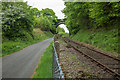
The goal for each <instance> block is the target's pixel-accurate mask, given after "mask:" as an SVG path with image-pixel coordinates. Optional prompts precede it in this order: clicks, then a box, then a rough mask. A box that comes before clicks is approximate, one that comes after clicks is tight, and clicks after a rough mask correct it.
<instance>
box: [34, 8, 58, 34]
mask: <svg viewBox="0 0 120 80" xmlns="http://www.w3.org/2000/svg"><path fill="white" fill-rule="evenodd" d="M34 11H37V10H36V9H34ZM37 13H39V15H37V16H36V15H35V16H34V18H35V22H34V23H35V25H34V26H35V27H39V28H40V29H42V30H44V31H51V32H52V33H56V24H55V23H56V22H57V16H56V15H55V13H54V11H53V10H52V9H49V8H46V9H42V10H41V11H37V12H36V13H34V14H37Z"/></svg>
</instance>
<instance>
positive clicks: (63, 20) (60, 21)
mask: <svg viewBox="0 0 120 80" xmlns="http://www.w3.org/2000/svg"><path fill="white" fill-rule="evenodd" d="M60 24H65V19H58V22H57V24H56V28H57V27H58V26H59V25H60Z"/></svg>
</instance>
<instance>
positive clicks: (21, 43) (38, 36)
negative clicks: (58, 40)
mask: <svg viewBox="0 0 120 80" xmlns="http://www.w3.org/2000/svg"><path fill="white" fill-rule="evenodd" d="M33 35H34V39H31V38H27V40H20V38H17V39H15V41H12V40H8V39H4V40H3V43H2V56H6V55H8V54H11V53H14V52H16V51H19V50H22V49H23V48H25V47H27V46H29V45H32V44H35V43H37V42H40V41H43V40H45V39H48V38H51V37H53V34H52V33H51V32H43V31H41V30H40V29H38V28H36V29H34V33H33Z"/></svg>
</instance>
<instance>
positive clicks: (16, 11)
mask: <svg viewBox="0 0 120 80" xmlns="http://www.w3.org/2000/svg"><path fill="white" fill-rule="evenodd" d="M2 6H3V7H2V35H3V36H5V37H7V38H9V39H12V38H15V37H23V36H25V34H24V33H23V32H24V31H26V32H27V33H28V34H30V35H32V28H33V15H32V14H31V12H30V6H28V5H27V3H26V2H2Z"/></svg>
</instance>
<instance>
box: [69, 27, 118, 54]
mask: <svg viewBox="0 0 120 80" xmlns="http://www.w3.org/2000/svg"><path fill="white" fill-rule="evenodd" d="M71 38H72V39H73V40H77V41H80V42H85V43H88V44H91V45H93V46H95V47H97V48H99V49H102V50H105V51H110V52H117V53H118V44H119V42H118V30H117V29H111V30H105V29H98V30H94V31H93V30H79V32H78V33H77V34H76V35H72V36H71Z"/></svg>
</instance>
